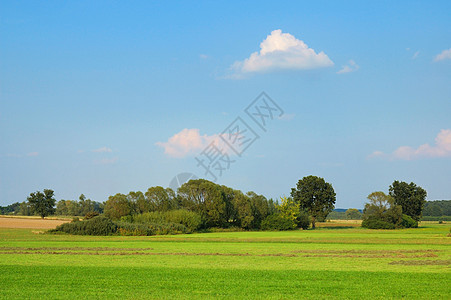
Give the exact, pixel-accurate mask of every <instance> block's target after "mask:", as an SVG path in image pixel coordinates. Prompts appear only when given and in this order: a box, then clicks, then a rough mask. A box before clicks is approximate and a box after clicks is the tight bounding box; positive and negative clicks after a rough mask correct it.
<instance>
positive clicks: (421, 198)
mask: <svg viewBox="0 0 451 300" xmlns="http://www.w3.org/2000/svg"><path fill="white" fill-rule="evenodd" d="M389 193H390V196H392V197H393V199H394V201H395V204H396V205H401V207H402V212H403V214H406V215H408V216H410V217H411V218H412V219H414V220H415V221H419V220H420V219H421V215H422V212H423V208H424V204H425V203H426V196H427V192H426V191H425V190H424V189H423V188H421V187H420V186H417V185H416V184H415V183H413V182H411V183H410V184H408V183H407V182H402V181H401V182H399V181H397V180H395V181H394V182H393V184H392V185H391V186H390V188H389Z"/></svg>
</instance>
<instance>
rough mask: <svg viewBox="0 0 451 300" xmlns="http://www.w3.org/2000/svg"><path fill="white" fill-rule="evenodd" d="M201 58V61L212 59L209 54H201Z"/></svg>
mask: <svg viewBox="0 0 451 300" xmlns="http://www.w3.org/2000/svg"><path fill="white" fill-rule="evenodd" d="M199 58H201V59H208V58H210V57H209V56H208V55H207V54H199Z"/></svg>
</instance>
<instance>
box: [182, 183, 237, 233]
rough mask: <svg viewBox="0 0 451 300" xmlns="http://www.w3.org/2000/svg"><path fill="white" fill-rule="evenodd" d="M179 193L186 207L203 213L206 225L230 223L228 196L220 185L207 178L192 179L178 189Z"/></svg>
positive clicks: (219, 225)
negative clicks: (225, 195)
mask: <svg viewBox="0 0 451 300" xmlns="http://www.w3.org/2000/svg"><path fill="white" fill-rule="evenodd" d="M177 195H178V196H179V197H180V200H181V203H182V206H183V207H184V208H186V209H188V210H191V211H195V212H197V213H199V214H200V215H201V217H202V221H203V222H204V224H205V226H206V227H223V226H226V225H227V224H228V216H227V205H226V200H227V198H226V197H224V193H223V191H222V189H221V187H220V186H219V185H217V184H215V183H213V182H211V181H208V180H205V179H192V180H190V181H188V182H185V183H184V184H183V185H182V186H181V187H180V188H179V189H178V192H177Z"/></svg>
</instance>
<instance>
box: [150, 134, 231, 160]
mask: <svg viewBox="0 0 451 300" xmlns="http://www.w3.org/2000/svg"><path fill="white" fill-rule="evenodd" d="M212 142H214V145H216V146H217V147H218V148H219V149H220V150H221V152H222V153H227V154H233V153H232V151H231V150H230V148H228V147H227V146H226V144H225V143H224V142H223V140H222V139H221V138H220V135H219V134H213V135H206V134H204V135H201V134H200V132H199V129H197V128H192V129H188V128H185V129H183V130H182V131H180V132H178V133H176V134H174V135H173V136H172V137H170V138H169V139H168V141H167V142H157V143H156V145H157V146H160V147H162V148H164V153H165V154H166V155H168V156H171V157H176V158H183V157H186V156H190V155H197V154H199V153H200V152H201V151H203V150H204V149H205V148H206V147H207V146H208V145H210V144H211V143H212Z"/></svg>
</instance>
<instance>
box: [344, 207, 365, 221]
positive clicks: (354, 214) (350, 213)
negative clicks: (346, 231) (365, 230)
mask: <svg viewBox="0 0 451 300" xmlns="http://www.w3.org/2000/svg"><path fill="white" fill-rule="evenodd" d="M345 215H346V219H348V220H360V219H361V218H362V213H361V212H360V211H359V210H358V209H356V208H349V209H347V210H346V212H345Z"/></svg>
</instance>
